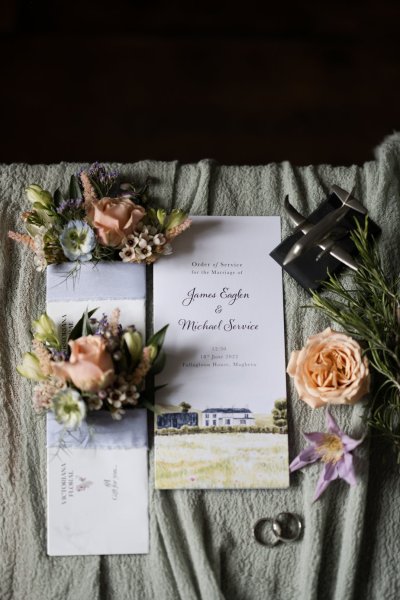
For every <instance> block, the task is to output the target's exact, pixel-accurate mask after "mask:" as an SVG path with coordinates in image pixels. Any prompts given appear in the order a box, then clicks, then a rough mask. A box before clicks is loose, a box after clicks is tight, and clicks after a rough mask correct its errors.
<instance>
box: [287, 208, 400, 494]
mask: <svg viewBox="0 0 400 600" xmlns="http://www.w3.org/2000/svg"><path fill="white" fill-rule="evenodd" d="M351 238H352V240H353V242H354V244H355V245H356V247H357V250H358V253H359V261H358V270H357V271H356V272H352V275H351V282H350V284H349V287H347V286H346V285H345V284H344V283H342V282H341V281H340V280H339V279H338V278H337V277H336V276H332V275H331V276H329V278H328V280H327V281H326V282H324V283H323V290H324V291H325V292H327V294H320V293H317V292H312V300H313V305H314V307H315V308H317V309H318V310H320V311H322V312H323V313H324V314H325V315H327V316H328V317H329V318H330V319H332V320H333V321H335V322H336V323H338V324H339V325H340V327H341V328H343V329H344V330H345V332H346V333H340V332H337V331H333V330H332V329H330V328H328V329H326V330H325V331H323V332H322V333H320V334H317V335H315V336H312V337H310V338H309V339H308V340H307V343H306V345H305V346H304V348H303V349H302V350H300V351H297V350H295V351H293V353H292V355H291V357H290V360H289V364H288V368H287V372H288V374H289V375H290V376H291V377H292V378H293V379H294V384H295V387H296V390H297V392H298V394H299V397H300V399H301V400H303V401H304V402H306V403H307V404H309V405H310V406H311V407H313V408H318V407H322V406H326V407H327V408H328V407H329V405H330V404H350V405H352V404H354V403H355V402H358V401H360V400H362V399H363V398H364V397H365V396H366V395H367V394H368V393H371V394H370V409H369V417H368V425H369V426H370V427H371V429H373V430H375V431H376V432H377V433H378V434H379V435H380V436H381V437H383V438H384V439H385V440H386V441H387V442H389V444H390V445H391V447H392V448H393V450H394V451H395V453H396V455H397V460H398V462H400V375H399V373H400V293H399V283H400V278H399V277H393V278H390V277H388V276H387V275H386V274H385V272H384V269H383V267H382V261H381V258H380V255H379V251H378V248H377V246H376V245H375V243H374V242H373V241H371V240H370V236H369V235H368V220H367V219H366V221H365V225H364V226H362V225H360V224H358V223H357V224H356V229H355V230H354V232H353V233H352V234H351ZM350 336H354V337H355V338H356V339H357V341H356V339H353V338H352V337H350ZM327 420H328V433H322V432H315V433H311V434H305V437H306V439H307V440H308V441H310V442H311V446H309V447H308V448H306V449H305V450H303V451H302V452H301V453H300V455H299V456H298V457H297V458H296V459H295V460H294V461H293V462H292V464H291V471H295V470H297V469H300V468H302V467H304V466H306V465H307V464H310V463H312V462H315V461H316V460H319V459H320V460H322V461H323V462H324V463H325V468H324V472H323V474H322V475H321V479H320V481H319V483H318V488H317V492H316V498H315V499H317V498H318V497H319V496H320V494H321V493H322V492H323V491H324V489H325V488H326V487H327V485H328V484H329V482H330V481H332V480H333V479H336V478H342V479H345V480H346V481H347V482H348V483H349V484H354V483H355V482H356V480H355V477H354V472H353V468H352V457H351V454H350V452H351V451H352V450H353V449H354V448H355V447H356V446H358V445H359V443H361V441H362V440H353V439H351V438H350V437H349V436H347V435H345V434H344V433H343V432H340V431H339V429H338V427H337V425H336V423H335V422H334V420H333V418H332V417H331V416H330V415H329V413H328V414H327Z"/></svg>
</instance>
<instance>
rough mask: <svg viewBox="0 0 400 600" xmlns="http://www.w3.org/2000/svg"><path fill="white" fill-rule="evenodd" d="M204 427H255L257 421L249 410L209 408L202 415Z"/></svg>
mask: <svg viewBox="0 0 400 600" xmlns="http://www.w3.org/2000/svg"><path fill="white" fill-rule="evenodd" d="M202 420H203V422H202V425H203V427H219V426H221V425H223V426H228V427H229V426H230V427H235V426H239V425H254V424H255V419H254V416H253V415H252V412H251V410H250V409H249V408H207V409H206V410H203V414H202Z"/></svg>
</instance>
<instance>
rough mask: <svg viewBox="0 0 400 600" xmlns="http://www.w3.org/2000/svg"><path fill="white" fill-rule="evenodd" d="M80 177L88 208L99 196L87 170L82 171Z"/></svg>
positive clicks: (86, 207)
mask: <svg viewBox="0 0 400 600" xmlns="http://www.w3.org/2000/svg"><path fill="white" fill-rule="evenodd" d="M80 178H81V182H82V187H83V197H84V199H85V209H86V210H88V209H89V208H90V207H91V206H92V204H93V203H94V202H96V201H97V200H98V198H97V195H96V192H95V190H94V187H93V185H92V182H91V181H90V178H89V175H88V174H87V173H86V171H82V173H81V174H80Z"/></svg>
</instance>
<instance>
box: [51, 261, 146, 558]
mask: <svg viewBox="0 0 400 600" xmlns="http://www.w3.org/2000/svg"><path fill="white" fill-rule="evenodd" d="M145 269H146V267H145V265H134V264H124V263H115V262H110V263H99V264H97V265H96V264H93V263H84V264H82V266H81V270H80V272H78V273H77V274H76V276H75V275H72V274H71V275H69V273H70V271H71V263H66V264H63V265H54V266H53V265H51V266H49V267H48V269H47V313H48V314H49V316H50V317H51V318H52V319H53V320H54V321H55V323H56V325H57V326H58V328H59V331H60V333H61V339H62V342H63V345H64V346H65V345H66V341H67V338H68V335H69V333H70V331H71V329H72V326H73V324H74V323H76V322H77V320H79V318H80V317H81V316H82V313H83V312H84V311H85V310H86V309H88V310H91V309H94V308H97V309H98V310H97V311H96V313H95V316H99V318H101V315H102V313H106V314H107V315H110V314H111V312H112V310H113V309H114V308H119V309H120V310H121V314H120V322H121V324H122V325H123V326H124V327H125V326H127V325H131V324H135V325H136V327H137V328H138V330H139V331H141V332H142V333H144V331H145V313H146V311H145V298H146V273H145ZM147 454H148V450H147V414H146V410H145V409H134V410H127V411H126V413H125V415H124V417H123V419H122V420H121V421H113V419H112V418H111V416H110V413H109V412H108V411H102V410H101V411H93V412H92V413H90V414H89V416H88V418H87V421H86V422H85V421H84V422H82V425H81V426H80V427H79V429H78V430H76V431H66V430H64V429H63V427H62V426H60V425H58V423H57V422H56V421H55V419H54V416H53V414H52V413H48V414H47V501H48V506H47V508H48V514H47V517H48V518H47V551H48V554H49V555H50V556H64V555H87V554H95V555H99V554H144V553H147V552H148V551H149V516H148V474H147V465H148V457H147Z"/></svg>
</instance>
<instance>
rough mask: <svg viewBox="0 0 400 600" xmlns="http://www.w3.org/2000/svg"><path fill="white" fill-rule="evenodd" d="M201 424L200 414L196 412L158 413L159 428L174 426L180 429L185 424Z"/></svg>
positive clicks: (193, 425) (189, 425)
mask: <svg viewBox="0 0 400 600" xmlns="http://www.w3.org/2000/svg"><path fill="white" fill-rule="evenodd" d="M198 424H199V416H198V414H197V413H195V412H173V413H165V414H164V415H157V428H158V429H166V428H168V427H173V428H174V429H180V428H181V427H183V426H187V427H196V426H197V425H198Z"/></svg>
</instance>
